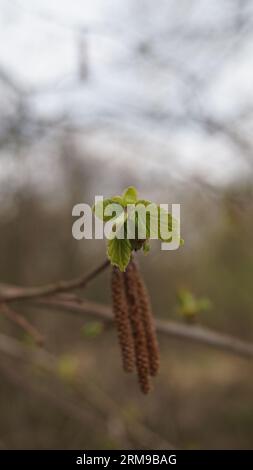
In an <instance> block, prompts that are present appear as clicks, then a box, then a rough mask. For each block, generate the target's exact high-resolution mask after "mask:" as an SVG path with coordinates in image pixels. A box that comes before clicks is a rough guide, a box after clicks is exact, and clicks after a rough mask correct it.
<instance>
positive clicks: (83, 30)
mask: <svg viewBox="0 0 253 470" xmlns="http://www.w3.org/2000/svg"><path fill="white" fill-rule="evenodd" d="M251 3H253V2H251ZM154 4H155V5H154ZM238 4H239V2H238V1H237V0H233V1H226V0H222V1H218V0H213V1H212V2H210V1H207V0H198V1H197V0H196V1H195V0H192V1H189V0H188V1H182V2H176V1H175V0H174V1H172V0H170V1H167V2H166V1H165V0H160V2H150V1H149V0H140V1H139V2H138V3H137V2H136V0H135V1H134V0H123V1H120V2H119V1H116V0H115V1H113V0H85V1H84V0H75V1H73V0H72V1H70V0H54V1H50V0H12V1H9V0H0V30H1V41H0V66H1V67H2V68H3V69H4V70H5V71H6V72H8V73H10V74H11V75H12V77H13V78H14V79H15V80H16V81H17V82H18V83H19V84H20V85H21V86H23V87H24V88H25V89H27V90H33V93H32V95H31V97H30V98H29V100H30V105H31V106H32V107H33V108H34V109H35V110H36V112H37V113H38V114H39V115H40V116H57V114H58V115H59V114H61V113H66V114H68V116H70V118H71V120H72V122H73V123H74V124H75V125H78V126H80V125H81V126H82V125H95V126H96V127H97V132H96V138H95V140H94V142H93V143H94V145H97V146H98V149H99V148H100V151H102V150H101V149H103V150H104V149H105V150H106V151H107V152H112V154H113V153H115V154H118V152H119V149H121V150H122V158H124V157H125V156H126V155H129V156H136V154H137V155H138V157H139V158H137V159H136V158H135V161H134V162H133V163H134V164H135V165H136V161H137V160H138V162H141V161H143V159H145V161H146V162H147V166H148V167H150V168H152V167H153V166H157V165H163V166H164V168H165V171H170V170H171V168H172V165H174V164H175V172H176V173H178V172H180V171H188V172H191V173H194V174H201V175H202V176H204V177H205V178H209V179H211V180H213V179H214V180H216V181H219V180H220V179H224V178H228V179H229V178H231V177H233V176H234V175H235V174H236V173H237V172H238V168H239V167H238V164H237V161H238V160H237V159H236V158H235V159H234V158H233V152H234V150H233V149H232V148H231V145H229V144H228V142H227V140H226V139H224V138H223V137H221V136H219V135H218V136H217V135H212V134H208V133H206V132H203V130H202V129H201V126H198V125H196V123H195V124H192V123H191V121H190V120H189V121H188V120H187V119H188V117H187V116H188V113H190V114H191V112H193V114H194V116H196V115H197V116H198V113H199V112H204V114H205V115H206V114H208V115H211V116H214V117H215V118H217V119H219V120H220V119H221V120H222V121H223V122H224V121H225V122H226V120H227V121H228V122H229V121H230V120H231V119H232V118H233V116H234V115H236V114H237V113H238V112H240V111H241V110H243V109H244V108H245V107H247V105H248V104H249V103H251V102H252V98H253V96H252V95H253V87H252V83H253V59H252V58H253V35H252V34H250V32H249V31H248V29H249V25H248V24H246V26H245V27H244V28H242V29H240V28H239V30H237V29H236V25H235V29H234V32H233V27H234V25H233V21H234V17H235V9H236V8H237V5H238ZM247 5H248V3H247ZM247 8H248V11H246V12H245V13H246V15H248V17H250V15H252V17H253V12H252V4H251V6H250V7H247ZM251 27H252V23H251ZM224 28H228V30H229V33H228V34H227V35H226V31H224ZM247 28H248V29H247ZM201 31H202V32H203V37H202V36H201ZM243 35H244V36H245V38H246V39H245V40H244V38H243ZM195 36H196V37H195ZM200 37H201V40H200V39H199V38H200ZM80 38H83V40H84V41H85V45H86V54H87V67H88V75H87V80H84V81H83V82H81V81H80V80H79V76H78V73H79V69H78V67H79V60H78V58H79V51H80V44H81V39H80ZM242 38H243V40H242ZM91 143H92V138H91ZM105 153H106V152H105ZM240 165H241V164H240ZM240 168H241V166H240Z"/></svg>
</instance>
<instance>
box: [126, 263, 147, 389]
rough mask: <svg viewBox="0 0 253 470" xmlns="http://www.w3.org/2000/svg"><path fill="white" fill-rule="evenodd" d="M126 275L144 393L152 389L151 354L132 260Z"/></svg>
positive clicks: (139, 373)
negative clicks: (150, 376)
mask: <svg viewBox="0 0 253 470" xmlns="http://www.w3.org/2000/svg"><path fill="white" fill-rule="evenodd" d="M124 277H125V287H126V295H127V300H128V308H129V316H130V320H131V325H132V331H133V338H134V346H135V363H136V369H137V373H138V378H139V383H140V387H141V390H142V392H143V393H148V392H149V390H150V378H149V354H148V349H147V340H146V334H145V329H144V324H143V319H142V311H141V303H140V299H139V295H138V290H137V283H136V269H135V266H134V264H133V262H132V261H131V262H130V263H129V265H128V267H127V269H126V272H125V276H124Z"/></svg>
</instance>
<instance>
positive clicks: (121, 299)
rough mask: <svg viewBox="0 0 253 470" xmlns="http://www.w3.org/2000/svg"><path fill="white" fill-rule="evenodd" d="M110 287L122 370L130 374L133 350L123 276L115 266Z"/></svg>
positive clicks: (133, 356)
mask: <svg viewBox="0 0 253 470" xmlns="http://www.w3.org/2000/svg"><path fill="white" fill-rule="evenodd" d="M111 285H112V303H113V312H114V318H115V323H116V327H117V331H118V339H119V344H120V348H121V355H122V363H123V369H124V370H125V371H126V372H132V371H133V370H134V366H135V349H134V342H133V335H132V326H131V322H130V318H129V312H128V305H127V299H126V294H125V285H124V275H123V273H121V272H120V271H119V269H118V268H116V267H115V266H114V267H113V269H112V283H111Z"/></svg>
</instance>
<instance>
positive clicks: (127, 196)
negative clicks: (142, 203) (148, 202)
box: [122, 186, 138, 206]
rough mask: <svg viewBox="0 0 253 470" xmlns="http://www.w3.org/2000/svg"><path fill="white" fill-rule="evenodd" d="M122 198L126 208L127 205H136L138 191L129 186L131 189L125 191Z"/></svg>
mask: <svg viewBox="0 0 253 470" xmlns="http://www.w3.org/2000/svg"><path fill="white" fill-rule="evenodd" d="M122 197H123V203H124V205H125V206H126V205H127V204H135V203H136V202H137V198H138V194H137V190H136V189H135V188H134V187H133V186H129V188H127V189H126V190H125V191H124V193H123V196H122Z"/></svg>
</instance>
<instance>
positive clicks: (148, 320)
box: [132, 261, 160, 376]
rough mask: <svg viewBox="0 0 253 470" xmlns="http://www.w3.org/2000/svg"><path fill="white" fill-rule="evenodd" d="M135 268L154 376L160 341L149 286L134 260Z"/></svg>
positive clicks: (151, 373) (150, 367)
mask: <svg viewBox="0 0 253 470" xmlns="http://www.w3.org/2000/svg"><path fill="white" fill-rule="evenodd" d="M132 264H133V268H134V270H135V282H136V284H137V291H138V298H139V303H140V308H141V313H142V321H143V325H144V329H145V335H146V341H147V349H148V356H149V372H150V375H152V376H154V375H156V374H157V372H158V369H159V365H160V357H159V347H158V341H157V336H156V331H155V326H154V320H153V312H152V308H151V303H150V299H149V295H148V291H147V288H146V286H145V284H144V281H143V278H142V276H141V274H140V272H139V270H138V267H137V265H136V263H135V262H134V261H133V262H132Z"/></svg>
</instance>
